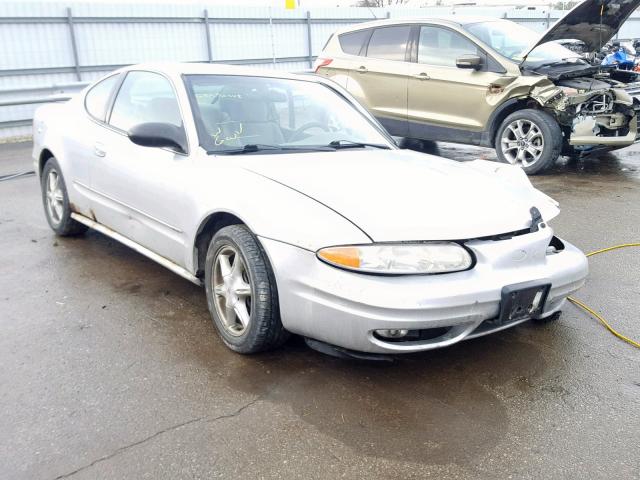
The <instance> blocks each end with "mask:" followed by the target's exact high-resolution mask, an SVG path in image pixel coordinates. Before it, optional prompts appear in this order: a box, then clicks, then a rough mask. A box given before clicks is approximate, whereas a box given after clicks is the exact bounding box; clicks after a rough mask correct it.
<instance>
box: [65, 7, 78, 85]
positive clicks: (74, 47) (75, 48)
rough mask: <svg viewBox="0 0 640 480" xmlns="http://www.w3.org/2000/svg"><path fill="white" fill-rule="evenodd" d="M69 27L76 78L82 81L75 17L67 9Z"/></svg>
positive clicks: (69, 9)
mask: <svg viewBox="0 0 640 480" xmlns="http://www.w3.org/2000/svg"><path fill="white" fill-rule="evenodd" d="M67 25H69V35H70V36H71V49H72V51H73V64H74V67H75V70H76V78H77V79H78V80H82V75H80V62H79V61H78V45H77V44H76V32H75V29H74V28H73V15H71V8H67Z"/></svg>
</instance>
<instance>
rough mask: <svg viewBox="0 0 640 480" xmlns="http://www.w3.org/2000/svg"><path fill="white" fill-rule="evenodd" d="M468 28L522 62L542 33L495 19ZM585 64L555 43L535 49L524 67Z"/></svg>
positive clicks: (486, 41)
mask: <svg viewBox="0 0 640 480" xmlns="http://www.w3.org/2000/svg"><path fill="white" fill-rule="evenodd" d="M465 29H466V30H467V31H468V32H469V33H471V34H472V35H474V36H476V37H477V38H478V39H480V40H482V41H483V42H484V43H486V44H487V45H489V46H490V47H491V48H493V49H494V50H495V51H496V52H498V53H500V54H501V55H503V56H505V57H507V58H508V59H510V60H513V61H515V62H518V63H520V62H521V61H522V57H523V56H524V55H525V54H526V53H527V51H528V50H529V48H530V47H531V45H533V44H534V43H535V42H536V40H538V38H540V34H539V33H537V32H535V31H533V30H531V29H529V28H527V27H523V26H522V25H519V24H517V23H515V22H510V21H504V20H494V21H488V22H480V23H472V24H468V25H465ZM566 62H569V63H572V62H576V63H579V64H582V63H584V61H583V60H582V59H581V57H580V56H579V55H577V54H576V53H575V52H572V51H571V50H569V49H568V48H566V47H563V46H562V45H560V44H559V43H556V42H547V43H543V44H542V45H538V46H537V47H536V48H534V49H533V50H532V51H531V53H529V55H527V59H526V61H525V62H524V64H523V65H524V66H527V67H529V68H537V67H540V66H541V65H547V64H551V63H566Z"/></svg>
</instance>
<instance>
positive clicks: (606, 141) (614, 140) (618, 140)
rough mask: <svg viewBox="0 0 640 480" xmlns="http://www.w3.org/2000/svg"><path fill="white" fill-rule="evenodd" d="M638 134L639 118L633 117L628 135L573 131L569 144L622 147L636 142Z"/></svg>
mask: <svg viewBox="0 0 640 480" xmlns="http://www.w3.org/2000/svg"><path fill="white" fill-rule="evenodd" d="M638 136H639V133H638V118H637V117H633V118H632V119H631V121H630V122H629V132H628V133H627V134H626V135H620V136H618V137H604V136H601V135H578V134H576V133H573V134H571V136H570V137H569V145H573V146H576V147H577V146H595V147H610V148H620V147H627V146H629V145H633V143H634V142H636V140H637V138H638Z"/></svg>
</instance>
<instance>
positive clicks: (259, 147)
mask: <svg viewBox="0 0 640 480" xmlns="http://www.w3.org/2000/svg"><path fill="white" fill-rule="evenodd" d="M267 150H273V151H283V150H284V151H293V150H295V151H312V152H329V151H331V150H330V149H329V148H326V147H307V146H304V145H300V146H295V147H294V146H287V145H282V146H281V145H266V144H262V143H249V144H247V145H245V146H244V147H242V148H233V149H229V150H209V151H208V152H207V153H208V154H210V155H211V154H216V155H217V154H220V155H241V154H243V153H256V152H264V151H267Z"/></svg>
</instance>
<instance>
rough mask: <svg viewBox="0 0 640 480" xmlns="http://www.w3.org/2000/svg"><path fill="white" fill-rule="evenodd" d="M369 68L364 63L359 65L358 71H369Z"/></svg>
mask: <svg viewBox="0 0 640 480" xmlns="http://www.w3.org/2000/svg"><path fill="white" fill-rule="evenodd" d="M368 71H369V70H368V69H367V67H365V66H364V65H361V66H359V67H358V73H367V72H368Z"/></svg>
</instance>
